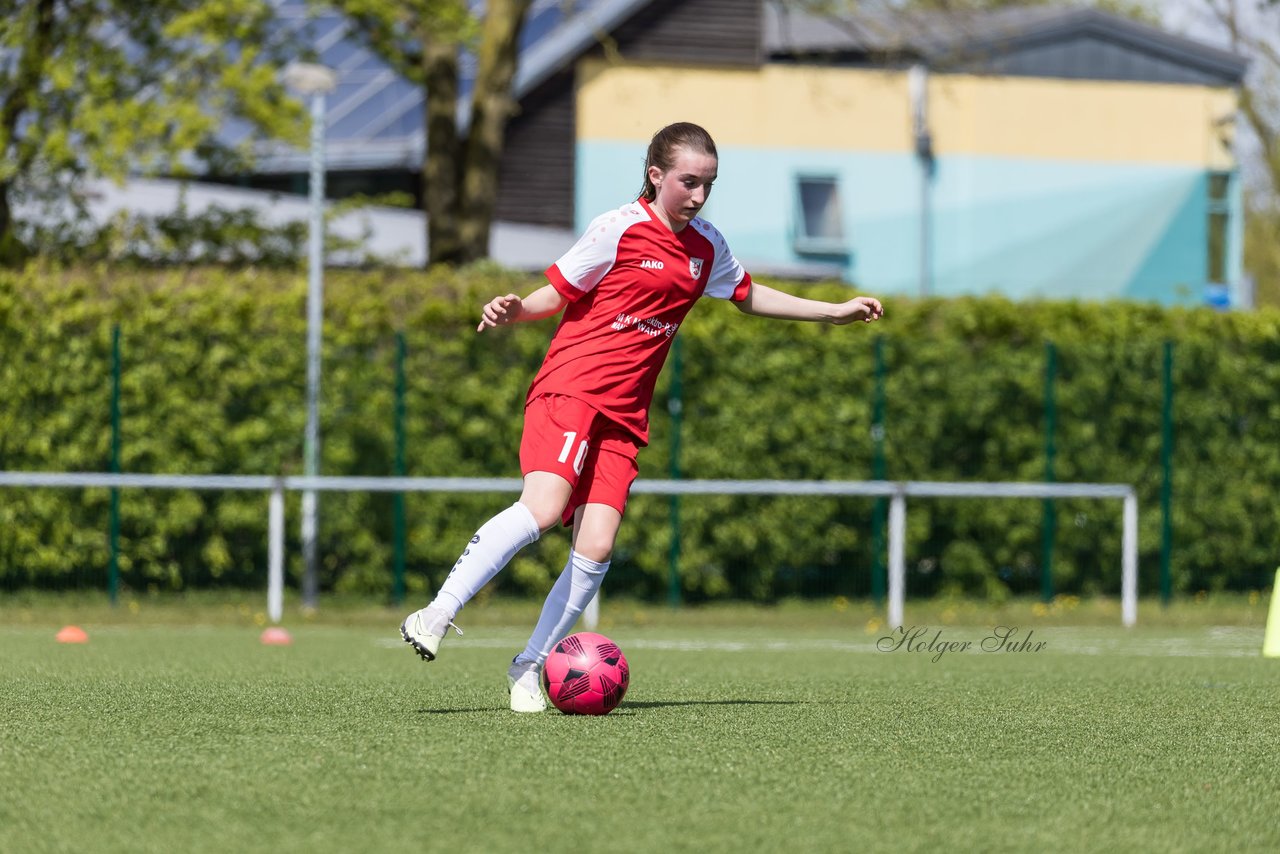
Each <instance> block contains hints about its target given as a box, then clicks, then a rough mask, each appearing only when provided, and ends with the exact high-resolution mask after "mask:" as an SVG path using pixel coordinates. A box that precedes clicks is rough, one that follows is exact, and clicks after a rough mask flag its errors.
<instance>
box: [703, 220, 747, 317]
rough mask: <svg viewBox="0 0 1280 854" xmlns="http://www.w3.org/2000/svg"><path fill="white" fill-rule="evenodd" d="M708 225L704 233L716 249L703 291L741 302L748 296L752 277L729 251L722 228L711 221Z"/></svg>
mask: <svg viewBox="0 0 1280 854" xmlns="http://www.w3.org/2000/svg"><path fill="white" fill-rule="evenodd" d="M704 222H705V220H704ZM706 226H707V227H706V228H705V229H704V230H703V234H705V235H706V236H707V239H708V240H710V241H711V247H712V248H713V249H714V250H715V259H714V260H713V261H712V262H711V275H710V276H709V277H708V278H707V287H706V289H705V290H704V291H703V293H704V294H706V295H707V296H709V297H716V298H717V299H729V300H734V301H735V302H740V301H742V300H744V299H746V298H747V291H748V290H749V289H750V287H751V277H750V276H748V275H747V271H746V270H744V269H742V265H741V264H739V263H738V259H737V258H735V257H733V253H732V252H730V251H729V244H728V243H727V242H726V241H725V239H724V235H723V234H721V233H720V230H719V229H718V228H716V227H715V226H714V225H712V224H711V223H709V222H707V223H706Z"/></svg>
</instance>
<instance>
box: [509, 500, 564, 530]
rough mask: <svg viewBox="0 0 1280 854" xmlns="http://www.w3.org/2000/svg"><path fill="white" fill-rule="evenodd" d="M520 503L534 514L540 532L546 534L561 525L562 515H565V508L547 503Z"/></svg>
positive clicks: (522, 501) (523, 501)
mask: <svg viewBox="0 0 1280 854" xmlns="http://www.w3.org/2000/svg"><path fill="white" fill-rule="evenodd" d="M520 503H521V504H523V505H524V506H525V507H527V508H528V509H529V512H530V513H531V514H533V521H534V522H536V523H537V525H538V530H539V531H541V532H542V533H544V534H545V533H546V532H547V531H550V530H551V529H552V528H554V527H555V526H556V525H558V524H559V523H560V515H561V514H562V513H564V508H563V507H556V506H555V505H554V504H549V503H546V502H529V501H525V500H521V502H520Z"/></svg>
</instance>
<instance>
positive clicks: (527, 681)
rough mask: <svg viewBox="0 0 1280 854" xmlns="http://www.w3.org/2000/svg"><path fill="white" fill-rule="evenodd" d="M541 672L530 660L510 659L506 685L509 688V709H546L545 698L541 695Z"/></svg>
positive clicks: (540, 710)
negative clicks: (518, 660)
mask: <svg viewBox="0 0 1280 854" xmlns="http://www.w3.org/2000/svg"><path fill="white" fill-rule="evenodd" d="M541 675H542V674H541V672H540V670H539V668H538V665H537V664H535V663H534V662H532V661H521V662H517V661H512V662H511V667H510V668H509V669H508V670H507V685H508V686H510V688H511V711H513V712H542V711H546V708H547V700H546V698H545V697H543V696H542V684H541V683H540V682H539V679H540V677H541Z"/></svg>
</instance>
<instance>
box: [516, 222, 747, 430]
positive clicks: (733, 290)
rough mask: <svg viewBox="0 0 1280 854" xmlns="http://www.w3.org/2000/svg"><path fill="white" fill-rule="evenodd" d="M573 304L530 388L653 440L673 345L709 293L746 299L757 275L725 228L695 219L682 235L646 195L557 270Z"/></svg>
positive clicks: (598, 228) (589, 235) (555, 278)
mask: <svg viewBox="0 0 1280 854" xmlns="http://www.w3.org/2000/svg"><path fill="white" fill-rule="evenodd" d="M547 279H548V280H549V281H550V282H551V284H552V285H553V286H554V287H555V289H556V290H557V291H558V292H559V293H560V294H561V295H563V296H564V297H565V299H567V300H569V305H568V306H567V307H566V308H565V310H564V316H563V317H562V318H561V320H560V325H559V326H558V327H557V328H556V332H555V335H554V336H553V337H552V339H551V346H550V348H549V349H548V350H547V356H546V358H545V359H544V360H543V362H542V368H541V370H539V371H538V375H537V376H536V377H534V379H533V384H532V385H531V386H530V388H529V397H528V399H529V400H532V399H533V398H534V397H536V396H538V395H540V394H564V395H569V396H570V397H576V398H578V399H580V400H582V401H585V402H586V403H589V404H590V405H591V406H592V407H594V408H595V409H597V410H598V411H599V412H600V413H601V414H603V415H604V416H606V417H607V418H609V419H610V420H612V421H614V422H616V423H618V424H619V425H621V426H622V427H624V428H626V429H627V430H628V431H629V432H631V433H633V434H634V435H635V436H636V438H637V439H639V440H640V442H641V443H642V444H645V443H648V441H649V404H650V403H651V402H652V400H653V388H654V386H655V385H656V384H657V382H658V374H659V372H660V371H661V370H662V365H663V363H664V362H665V361H666V359H667V352H668V351H669V350H670V349H671V340H672V338H673V337H674V336H675V334H676V330H678V329H679V328H680V323H681V322H682V321H683V320H684V318H685V315H686V314H688V313H689V309H691V308H692V307H693V304H694V303H695V302H697V300H698V298H699V297H700V296H702V295H703V294H706V295H708V296H713V297H718V298H720V299H730V300H734V301H735V302H741V301H742V300H744V299H746V298H747V293H748V292H749V291H750V290H751V276H749V275H748V274H747V273H746V272H745V271H744V270H743V269H742V265H741V264H739V263H738V260H737V259H736V258H734V257H733V253H731V252H730V251H729V247H728V245H727V244H726V243H725V241H724V237H722V236H721V234H720V232H719V231H717V230H716V227H715V226H713V225H712V224H711V223H709V222H707V221H706V220H704V219H701V218H699V217H695V218H694V219H693V220H692V221H691V222H690V223H689V224H688V225H686V226H685V227H684V228H683V229H681V231H680V232H679V233H678V234H676V233H673V232H672V231H671V230H670V229H669V228H667V227H666V226H665V225H663V224H662V221H661V220H659V219H658V217H657V216H656V215H655V214H654V213H653V209H652V208H651V207H650V206H649V203H648V202H646V201H645V200H643V199H639V200H637V201H634V202H631V203H630V204H626V205H623V206H622V207H621V208H619V209H617V210H616V211H609V212H608V213H605V214H602V215H600V216H598V217H596V218H595V219H594V220H593V221H592V222H591V225H590V226H589V227H588V228H587V230H586V232H585V233H584V234H583V235H582V237H581V238H579V239H578V242H577V243H575V244H574V246H573V248H572V249H570V250H569V251H568V252H566V253H565V254H564V255H563V256H562V257H561V258H560V260H558V261H556V262H555V263H554V264H552V265H551V266H550V267H548V268H547Z"/></svg>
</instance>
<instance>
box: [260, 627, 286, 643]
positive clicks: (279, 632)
mask: <svg viewBox="0 0 1280 854" xmlns="http://www.w3.org/2000/svg"><path fill="white" fill-rule="evenodd" d="M262 642H263V643H265V644H267V645H268V646H288V645H289V644H291V643H293V638H292V637H290V636H289V633H288V632H287V631H285V630H284V629H282V628H280V627H279V626H272V627H271V628H269V629H267V630H265V631H264V632H263V633H262Z"/></svg>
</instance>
